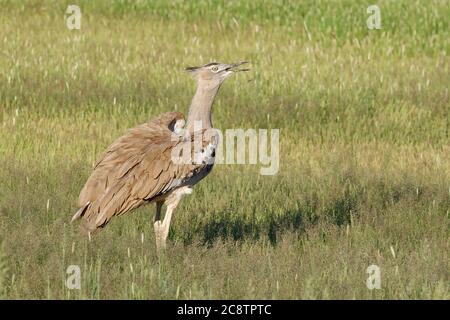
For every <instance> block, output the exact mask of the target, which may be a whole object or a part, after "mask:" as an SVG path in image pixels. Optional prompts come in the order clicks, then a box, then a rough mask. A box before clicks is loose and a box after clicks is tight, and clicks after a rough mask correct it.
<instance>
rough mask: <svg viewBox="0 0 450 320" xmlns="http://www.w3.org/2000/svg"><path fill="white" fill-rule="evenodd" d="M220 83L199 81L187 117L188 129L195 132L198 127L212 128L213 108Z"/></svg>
mask: <svg viewBox="0 0 450 320" xmlns="http://www.w3.org/2000/svg"><path fill="white" fill-rule="evenodd" d="M219 88H220V84H207V83H204V82H202V81H199V82H198V85H197V90H196V92H195V95H194V98H192V103H191V107H190V109H189V115H188V119H187V124H186V129H187V130H189V131H191V132H193V131H194V130H198V129H210V128H212V123H211V109H212V105H213V103H214V98H215V97H216V94H217V92H218V91H219Z"/></svg>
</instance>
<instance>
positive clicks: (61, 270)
mask: <svg viewBox="0 0 450 320" xmlns="http://www.w3.org/2000/svg"><path fill="white" fill-rule="evenodd" d="M76 2H77V5H78V6H79V7H80V9H81V13H82V20H81V29H80V30H69V29H68V28H67V27H66V23H65V20H64V13H65V11H66V8H67V3H65V1H49V0H46V1H37V0H26V1H20V2H16V1H10V0H0V7H1V11H0V43H1V45H0V161H1V162H0V242H1V244H2V245H1V249H0V252H1V255H0V296H1V297H2V298H7V299H16V298H26V299H29V298H34V299H41V298H57V299H91V298H94V299H108V298H109V299H111V298H116V299H124V298H131V299H178V298H180V299H181V298H187V299H197V298H204V299H210V298H214V299H220V298H223V299H230V298H246V299H254V298H261V299H266V298H270V299H272V298H273V299H277V298H278V299H315V298H325V299H328V298H337V299H348V298H350V299H351V298H362V299H403V298H406V299H449V298H450V290H449V278H450V275H449V267H450V259H449V252H450V239H449V234H450V232H449V226H450V225H449V212H450V183H449V181H450V143H449V142H450V137H449V134H450V132H449V131H450V112H449V110H450V103H449V84H450V72H449V62H450V61H449V44H450V35H449V30H450V28H449V25H448V17H449V16H450V3H449V1H439V0H434V1H410V0H399V1H381V0H380V1H376V2H377V4H378V5H379V7H380V10H381V29H374V30H369V29H368V28H367V24H366V20H367V19H368V17H369V15H370V14H368V13H367V7H368V6H369V5H370V4H372V3H368V2H366V1H349V0H348V1H312V0H306V1H299V2H293V1H280V0H279V1H271V2H269V1H263V0H257V1H251V2H250V1H249V2H247V1H218V0H217V1H216V0H204V1H198V2H188V1H181V0H177V1H163V0H154V1H137V2H132V1H125V0H122V1H118V0H114V1H110V2H109V1H103V0H99V1H89V0H80V1H76ZM240 60H248V61H251V69H252V71H251V72H249V73H246V74H239V76H236V77H234V78H231V79H229V80H227V82H226V83H225V84H224V85H223V88H222V89H221V92H220V93H219V96H218V98H217V100H216V104H215V106H214V110H213V117H214V121H213V122H214V125H215V126H216V127H217V128H219V129H222V130H225V129H227V128H243V129H248V128H254V129H280V157H281V159H280V170H279V172H278V173H277V174H276V175H274V176H261V175H260V174H259V166H255V165H217V166H215V168H214V170H213V171H212V173H211V174H210V175H209V176H208V177H207V178H206V179H205V180H203V181H202V182H201V183H200V184H199V185H197V186H196V187H195V189H194V193H193V194H192V195H190V196H188V197H186V198H185V199H183V201H182V203H181V205H180V206H179V208H178V209H177V212H176V213H175V215H174V219H173V225H172V229H171V232H170V235H169V244H168V248H167V251H166V253H165V254H164V255H161V256H157V254H156V252H155V245H154V234H153V222H152V219H153V214H154V210H155V209H154V207H153V206H151V207H144V208H140V209H138V210H136V211H134V212H133V213H130V214H128V215H126V216H122V217H119V218H116V219H114V220H113V221H112V222H111V223H110V225H108V227H107V228H105V229H104V230H103V231H102V232H101V233H99V234H98V235H96V236H95V237H94V238H93V239H92V241H91V242H88V240H87V238H86V237H85V236H83V235H82V234H81V233H80V231H79V228H78V225H76V224H75V225H73V224H69V221H70V218H71V216H72V215H73V214H74V212H75V211H76V210H77V208H76V201H77V196H78V194H79V191H80V190H81V187H82V186H83V184H84V182H85V181H86V179H87V177H88V176H89V174H90V172H91V170H92V164H93V162H95V160H96V159H97V158H98V157H99V156H100V155H101V153H102V151H103V150H104V149H105V148H106V147H107V145H108V144H109V143H111V142H112V141H113V140H114V139H115V138H117V137H119V136H120V135H121V134H122V133H123V132H124V131H125V130H126V129H127V128H129V127H132V126H135V125H137V124H140V123H143V122H145V121H147V120H148V119H150V118H152V117H154V116H156V115H158V114H160V113H162V112H167V111H173V110H178V111H181V112H184V113H187V110H188V106H189V102H190V99H191V97H192V95H193V92H194V89H195V84H194V82H193V80H192V79H191V78H190V76H189V75H188V74H186V73H185V72H184V71H183V70H184V67H186V66H191V65H199V64H202V63H208V62H211V61H221V62H235V61H240ZM70 265H75V266H79V267H80V275H81V287H80V289H79V290H77V289H69V288H68V287H67V286H66V280H67V278H68V276H69V275H68V274H67V273H66V271H67V268H68V267H69V266H70ZM370 265H376V266H378V267H379V268H380V269H379V270H380V277H381V284H380V289H373V290H370V289H368V287H367V285H366V280H367V278H368V277H369V274H368V273H367V272H366V271H367V268H368V267H369V266H370Z"/></svg>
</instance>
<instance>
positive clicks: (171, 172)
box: [72, 64, 239, 247]
mask: <svg viewBox="0 0 450 320" xmlns="http://www.w3.org/2000/svg"><path fill="white" fill-rule="evenodd" d="M237 65H239V64H234V65H225V64H212V65H211V64H209V65H206V66H203V67H195V68H191V69H190V71H191V72H193V73H194V75H195V76H196V78H197V81H198V87H197V92H196V95H195V96H194V98H193V101H192V104H191V109H190V113H189V118H188V121H187V126H186V130H180V129H181V127H182V126H183V125H184V123H185V118H184V116H183V114H181V113H179V112H168V113H164V114H162V115H160V116H159V117H157V118H155V119H152V120H150V121H149V122H147V123H144V124H141V125H139V126H137V127H135V128H132V129H130V130H129V131H128V132H127V133H126V134H125V135H123V136H122V137H120V138H118V139H117V140H116V141H115V142H114V143H112V144H111V145H110V146H109V147H108V148H107V150H106V151H105V152H104V154H103V155H102V156H101V157H100V159H99V160H98V162H97V163H96V164H95V166H94V171H93V172H92V174H91V176H90V177H89V179H88V180H87V182H86V184H85V186H84V187H83V189H82V190H81V193H80V196H79V201H78V205H79V207H80V209H79V210H78V211H77V213H75V215H74V216H73V217H72V221H74V220H77V219H80V218H84V223H83V224H82V228H83V229H84V230H85V231H86V232H88V233H89V234H91V233H93V232H94V231H96V230H97V229H99V228H102V227H104V226H105V225H106V224H107V223H108V222H109V221H110V220H111V218H112V217H114V216H117V215H121V214H124V213H126V212H129V211H130V210H132V209H135V208H138V207H140V206H142V205H144V204H148V203H151V202H156V203H157V212H156V216H155V232H156V239H157V246H158V247H163V246H164V245H165V239H166V237H167V234H168V228H169V225H170V219H171V215H172V212H173V210H174V209H175V208H176V206H177V204H178V202H179V201H180V199H181V197H182V196H183V195H184V194H188V193H190V192H191V188H192V187H193V185H194V184H196V183H197V182H198V181H200V180H201V179H203V178H204V177H205V176H206V175H207V174H208V173H209V172H210V170H211V168H212V166H213V161H214V155H215V148H216V147H217V143H218V137H217V135H215V134H214V130H213V129H212V126H211V121H210V119H211V106H212V104H213V101H214V97H215V95H216V93H217V91H218V89H219V87H220V85H221V83H222V82H223V80H224V79H225V78H226V77H228V75H229V74H231V73H232V72H236V71H237V70H235V69H234V70H233V68H235V67H236V66H237ZM219 66H220V67H222V69H223V70H222V71H220V72H222V74H221V75H220V74H219V72H217V73H216V72H214V70H217V69H216V68H218V67H219ZM211 68H214V69H212V70H211ZM197 122H198V123H199V124H200V129H195V130H194V127H195V126H194V123H197ZM196 143H198V144H197V145H196ZM198 147H200V150H197V149H198ZM180 156H182V157H181V158H182V160H183V161H180ZM174 159H177V161H174ZM164 203H165V204H166V205H167V212H166V217H165V218H164V222H162V223H161V221H160V219H161V217H160V210H161V206H162V204H164Z"/></svg>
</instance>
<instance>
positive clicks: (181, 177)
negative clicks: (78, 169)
mask: <svg viewBox="0 0 450 320" xmlns="http://www.w3.org/2000/svg"><path fill="white" fill-rule="evenodd" d="M160 123H161V122H154V121H152V122H151V123H149V124H147V125H146V128H145V129H143V128H141V126H139V127H137V128H135V129H136V130H135V129H133V130H131V131H130V133H129V134H128V135H126V136H124V137H122V138H120V139H119V140H118V141H116V143H114V144H113V145H112V146H111V147H110V148H109V149H108V151H107V152H106V154H105V156H104V157H103V159H102V160H101V161H100V162H99V163H98V164H97V166H96V169H95V171H96V170H98V169H99V168H110V169H109V170H104V169H102V170H101V171H98V173H97V174H96V180H97V181H101V185H100V186H101V187H102V188H103V189H101V188H99V187H98V184H94V186H95V188H96V189H94V191H95V192H97V197H96V198H95V200H93V201H91V200H87V202H86V203H85V205H84V206H85V208H84V209H83V207H82V209H80V210H81V213H80V216H81V215H84V216H85V218H86V223H85V229H86V231H89V232H93V231H94V230H96V229H97V228H99V227H103V226H105V225H106V224H107V223H108V222H109V220H110V219H111V218H112V217H113V216H116V215H120V214H123V213H126V212H128V211H130V210H132V209H134V208H137V207H139V206H141V205H143V204H145V203H147V202H149V201H151V200H153V199H154V198H156V197H158V196H160V195H163V194H165V193H167V192H170V191H171V190H173V189H175V188H177V187H179V186H181V185H183V183H186V181H189V179H191V178H193V177H194V176H195V174H196V173H198V172H200V171H202V170H205V168H206V169H208V168H210V167H211V162H212V161H211V160H213V159H214V154H213V151H212V152H211V150H212V148H211V147H210V146H211V145H216V143H217V137H213V138H212V139H211V138H209V137H206V138H205V136H204V132H199V133H198V134H197V135H190V136H188V137H187V136H180V135H177V134H175V133H174V132H173V131H172V130H170V129H168V127H167V126H166V124H167V122H163V125H161V124H160ZM142 131H144V132H145V133H144V132H142ZM194 141H199V142H200V143H201V146H202V152H201V154H200V157H199V156H198V155H197V154H194V151H193V148H194V145H195V143H196V142H194ZM212 141H213V142H212ZM116 144H120V145H121V146H122V147H120V146H114V145H116ZM138 146H140V147H138ZM180 154H183V156H184V157H185V158H178V159H176V158H174V156H177V155H180ZM187 154H189V155H190V157H187V158H186V155H187ZM121 159H123V160H121ZM174 159H175V160H174ZM110 162H112V163H114V165H110ZM111 168H115V170H113V171H114V173H111V174H110V175H109V176H107V177H104V176H102V175H101V174H103V173H104V172H111ZM88 183H89V181H88ZM102 190H103V192H102Z"/></svg>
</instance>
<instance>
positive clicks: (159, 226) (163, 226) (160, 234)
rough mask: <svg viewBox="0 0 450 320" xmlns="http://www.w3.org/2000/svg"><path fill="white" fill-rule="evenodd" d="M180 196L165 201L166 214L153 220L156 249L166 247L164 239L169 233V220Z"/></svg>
mask: <svg viewBox="0 0 450 320" xmlns="http://www.w3.org/2000/svg"><path fill="white" fill-rule="evenodd" d="M180 200H181V197H174V198H172V199H171V200H170V201H169V203H167V210H166V214H165V215H164V220H163V222H162V223H161V221H157V222H155V232H156V249H157V250H158V251H159V250H161V249H165V248H166V240H167V236H168V235H169V227H170V221H171V220H172V214H173V212H174V211H175V208H176V207H177V206H178V203H179V202H180Z"/></svg>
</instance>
